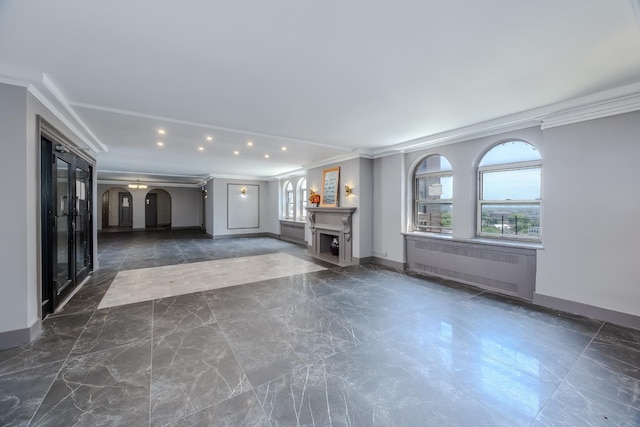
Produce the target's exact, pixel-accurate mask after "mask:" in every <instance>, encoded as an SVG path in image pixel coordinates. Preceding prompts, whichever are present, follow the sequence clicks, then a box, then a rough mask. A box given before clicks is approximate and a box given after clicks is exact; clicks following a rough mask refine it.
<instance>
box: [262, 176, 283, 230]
mask: <svg viewBox="0 0 640 427" xmlns="http://www.w3.org/2000/svg"><path fill="white" fill-rule="evenodd" d="M280 189H281V181H278V180H273V181H269V182H268V183H267V215H266V218H265V226H266V227H267V229H268V230H269V233H273V234H276V235H280V222H279V219H280V218H279V215H280V200H282V196H281V192H280Z"/></svg>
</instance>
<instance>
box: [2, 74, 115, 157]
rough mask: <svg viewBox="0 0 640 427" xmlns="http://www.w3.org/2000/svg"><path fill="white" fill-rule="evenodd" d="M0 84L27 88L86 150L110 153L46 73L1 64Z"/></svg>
mask: <svg viewBox="0 0 640 427" xmlns="http://www.w3.org/2000/svg"><path fill="white" fill-rule="evenodd" d="M0 83H4V84H9V85H12V86H20V87H24V88H26V89H27V92H29V93H30V94H31V95H33V96H34V97H35V98H36V99H37V100H38V101H40V102H41V103H42V104H43V105H44V106H45V107H46V108H47V109H48V110H49V111H50V112H51V113H52V114H53V115H54V116H55V117H56V118H57V119H58V120H60V122H62V123H63V124H64V125H65V126H66V127H67V128H68V129H69V130H70V131H71V132H73V134H74V135H75V136H76V137H77V138H79V139H80V140H81V141H82V142H83V143H84V144H85V145H86V148H88V149H90V150H92V151H93V152H94V153H98V152H100V151H104V152H107V151H108V148H107V146H106V145H104V144H103V143H102V142H100V140H99V139H98V138H97V137H96V136H95V135H94V134H93V132H91V130H90V129H89V127H88V126H87V125H86V124H85V123H84V121H82V119H81V118H80V117H79V116H78V115H77V114H76V113H75V111H73V109H72V108H71V107H70V106H69V104H68V102H67V100H66V98H65V97H64V96H63V95H62V93H61V92H60V90H58V88H57V87H56V86H55V84H54V83H53V82H52V81H51V79H49V77H48V76H47V75H46V74H45V73H41V72H35V71H33V70H27V69H23V68H19V67H15V66H10V65H6V64H1V63H0ZM81 129H82V130H81ZM81 148H82V147H81Z"/></svg>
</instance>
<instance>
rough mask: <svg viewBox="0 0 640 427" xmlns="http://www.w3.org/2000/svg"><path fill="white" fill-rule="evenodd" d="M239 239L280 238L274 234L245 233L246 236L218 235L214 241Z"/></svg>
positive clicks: (214, 237)
mask: <svg viewBox="0 0 640 427" xmlns="http://www.w3.org/2000/svg"><path fill="white" fill-rule="evenodd" d="M238 237H273V238H275V239H278V238H279V236H278V235H277V234H273V233H245V234H223V235H219V234H218V235H216V236H213V239H214V240H219V239H236V238H238Z"/></svg>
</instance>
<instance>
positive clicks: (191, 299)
mask: <svg viewBox="0 0 640 427" xmlns="http://www.w3.org/2000/svg"><path fill="white" fill-rule="evenodd" d="M214 321H215V316H214V315H213V312H212V311H211V308H210V307H209V305H208V304H207V301H206V300H205V299H204V297H203V296H202V294H201V293H200V292H195V293H192V294H185V295H179V296H175V297H169V298H162V299H157V300H155V301H154V302H153V337H154V339H155V340H156V341H157V339H158V337H160V336H163V335H168V334H171V333H175V332H180V331H188V330H191V329H193V328H197V327H199V326H203V325H209V324H211V323H213V322H214Z"/></svg>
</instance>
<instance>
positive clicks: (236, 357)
mask: <svg viewBox="0 0 640 427" xmlns="http://www.w3.org/2000/svg"><path fill="white" fill-rule="evenodd" d="M199 293H200V295H201V296H202V299H203V300H204V302H205V304H207V306H208V307H209V310H211V313H213V315H214V317H215V311H214V310H213V308H212V307H211V306H210V305H209V302H208V301H207V299H206V298H205V296H204V293H203V292H199ZM213 323H215V324H216V325H217V326H218V328H220V334H221V335H222V338H223V339H224V342H225V344H226V345H227V347H229V350H230V351H231V354H232V355H233V358H234V360H235V362H236V364H237V365H238V368H239V369H240V371H241V372H242V375H244V378H245V379H246V380H247V383H248V384H249V386H250V387H251V389H252V390H253V384H251V381H249V377H248V376H247V373H246V372H245V370H244V367H243V366H242V365H241V364H240V359H238V356H237V355H236V352H235V350H234V349H233V347H232V346H231V343H230V342H229V337H228V336H227V334H226V333H225V332H224V328H223V327H222V325H220V323H219V322H218V320H217V318H216V320H215V321H214V322H213ZM213 323H212V324H213ZM231 397H233V396H231ZM231 397H230V398H231Z"/></svg>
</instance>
